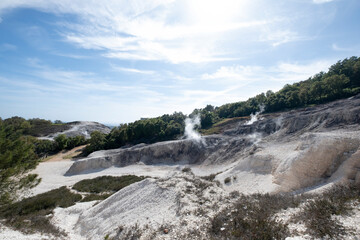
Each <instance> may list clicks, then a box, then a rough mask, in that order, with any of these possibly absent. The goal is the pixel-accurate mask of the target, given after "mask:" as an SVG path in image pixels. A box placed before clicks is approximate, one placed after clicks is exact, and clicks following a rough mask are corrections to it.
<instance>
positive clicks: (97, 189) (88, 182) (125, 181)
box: [73, 175, 144, 193]
mask: <svg viewBox="0 0 360 240" xmlns="http://www.w3.org/2000/svg"><path fill="white" fill-rule="evenodd" d="M143 179H144V177H138V176H134V175H125V176H120V177H113V176H101V177H97V178H93V179H85V180H82V181H80V182H77V183H76V184H75V185H74V186H73V189H75V190H77V191H79V192H88V193H109V192H110V193H114V192H117V191H119V190H120V189H122V188H124V187H126V186H129V185H130V184H133V183H136V182H139V181H141V180H143Z"/></svg>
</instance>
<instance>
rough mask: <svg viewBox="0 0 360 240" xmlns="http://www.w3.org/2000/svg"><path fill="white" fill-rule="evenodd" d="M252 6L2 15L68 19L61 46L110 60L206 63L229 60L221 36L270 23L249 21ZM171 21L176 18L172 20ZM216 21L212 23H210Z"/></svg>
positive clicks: (109, 5) (58, 6)
mask: <svg viewBox="0 0 360 240" xmlns="http://www.w3.org/2000/svg"><path fill="white" fill-rule="evenodd" d="M250 3H251V1H250V0H244V1H241V2H240V1H237V0H227V1H225V2H221V3H220V2H218V1H210V2H209V1H204V0H198V1H195V2H194V1H190V0H183V1H173V0H153V1H146V2H143V1H140V0H134V1H131V3H129V2H128V1H115V0H111V1H106V2H104V3H101V4H100V3H97V2H88V1H81V0H80V1H70V0H64V1H60V2H59V1H51V0H48V1H45V0H29V1H24V0H13V1H5V2H4V1H3V2H2V3H0V12H1V10H3V11H4V9H9V8H15V7H33V8H37V9H39V10H41V11H49V12H55V13H72V14H76V15H77V16H78V18H77V19H79V21H78V22H75V23H64V22H63V23H59V24H60V25H61V27H62V28H63V30H62V31H61V35H62V36H63V38H64V40H65V41H67V42H70V43H73V44H76V45H77V46H80V47H82V48H85V49H96V50H102V51H104V53H103V56H105V57H109V58H119V59H130V60H131V59H132V60H156V61H167V62H170V63H175V64H177V63H184V62H191V63H204V62H214V61H227V60H233V58H229V57H227V56H225V50H224V49H223V47H222V43H221V41H222V40H221V39H222V34H224V33H232V34H233V35H238V34H241V32H242V31H243V30H244V29H252V30H253V29H256V28H259V27H261V26H264V25H268V24H270V23H271V20H267V19H256V20H254V19H251V18H246V17H244V16H248V15H249V13H248V12H250V11H252V9H250V7H249V6H250V5H251V4H250ZM174 16H175V17H174ZM214 16H215V17H214Z"/></svg>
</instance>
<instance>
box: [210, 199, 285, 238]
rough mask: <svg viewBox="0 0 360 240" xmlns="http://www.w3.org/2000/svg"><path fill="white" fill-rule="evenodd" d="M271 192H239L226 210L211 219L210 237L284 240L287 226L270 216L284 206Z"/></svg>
mask: <svg viewBox="0 0 360 240" xmlns="http://www.w3.org/2000/svg"><path fill="white" fill-rule="evenodd" d="M277 200H278V198H277V197H274V196H272V195H268V194H266V195H260V194H257V195H250V196H245V195H240V196H239V199H238V201H237V202H236V203H235V204H234V206H233V207H232V208H230V209H226V210H224V211H222V212H220V213H218V214H217V215H216V216H215V217H214V218H213V219H212V221H211V223H212V225H211V229H210V234H211V235H212V236H213V237H214V239H244V240H246V239H252V240H253V239H261V240H264V239H285V238H286V236H288V235H289V230H288V229H287V225H286V224H285V223H282V222H281V221H279V220H278V219H276V218H274V217H273V215H274V213H275V212H276V210H279V209H281V208H283V207H285V206H282V205H281V204H278V203H277Z"/></svg>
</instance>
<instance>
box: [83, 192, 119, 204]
mask: <svg viewBox="0 0 360 240" xmlns="http://www.w3.org/2000/svg"><path fill="white" fill-rule="evenodd" d="M111 195H112V194H95V193H91V194H89V195H86V196H85V197H84V198H83V199H82V200H81V202H91V201H95V200H105V199H107V198H108V197H110V196H111Z"/></svg>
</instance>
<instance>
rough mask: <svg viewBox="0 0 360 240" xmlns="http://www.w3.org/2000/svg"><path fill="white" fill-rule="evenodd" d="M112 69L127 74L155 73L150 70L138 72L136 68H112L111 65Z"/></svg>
mask: <svg viewBox="0 0 360 240" xmlns="http://www.w3.org/2000/svg"><path fill="white" fill-rule="evenodd" d="M112 68H113V69H114V70H116V71H120V72H128V73H137V74H148V75H152V74H155V73H156V72H155V71H151V70H140V69H136V68H124V67H118V66H114V65H112Z"/></svg>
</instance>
